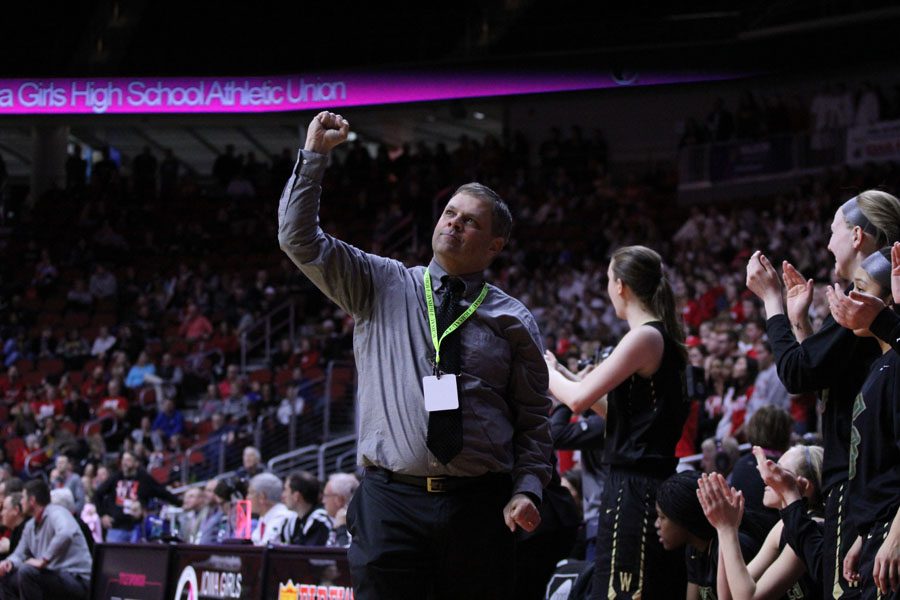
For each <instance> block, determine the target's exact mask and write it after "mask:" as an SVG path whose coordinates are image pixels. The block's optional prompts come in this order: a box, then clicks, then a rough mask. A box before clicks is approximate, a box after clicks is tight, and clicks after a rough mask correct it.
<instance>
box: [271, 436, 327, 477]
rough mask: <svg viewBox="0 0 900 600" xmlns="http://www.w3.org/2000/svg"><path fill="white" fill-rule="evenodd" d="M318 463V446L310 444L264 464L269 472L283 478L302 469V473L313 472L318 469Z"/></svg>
mask: <svg viewBox="0 0 900 600" xmlns="http://www.w3.org/2000/svg"><path fill="white" fill-rule="evenodd" d="M318 462H319V446H317V445H315V444H312V445H309V446H304V447H303V448H297V449H296V450H292V451H291V452H285V453H284V454H279V455H278V456H275V457H273V458H271V459H269V462H267V463H266V467H267V468H268V469H269V472H271V473H273V474H275V475H277V476H278V477H282V478H283V477H284V476H285V475H286V474H287V473H289V472H290V471H293V470H295V469H302V470H304V471H310V472H312V471H314V470H317V469H318Z"/></svg>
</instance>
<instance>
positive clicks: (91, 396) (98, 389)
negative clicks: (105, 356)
mask: <svg viewBox="0 0 900 600" xmlns="http://www.w3.org/2000/svg"><path fill="white" fill-rule="evenodd" d="M106 389H107V384H106V376H105V373H104V372H103V367H101V366H99V365H98V366H96V367H94V370H93V371H91V376H90V377H88V378H87V379H85V380H84V383H82V384H81V395H82V396H84V397H85V398H86V399H87V401H88V402H90V403H91V404H97V403H98V402H100V399H101V398H102V397H103V395H104V394H105V393H106Z"/></svg>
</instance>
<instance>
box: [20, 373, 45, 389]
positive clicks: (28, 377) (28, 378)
mask: <svg viewBox="0 0 900 600" xmlns="http://www.w3.org/2000/svg"><path fill="white" fill-rule="evenodd" d="M44 377H45V374H44V373H42V372H41V371H29V372H28V373H25V374H24V375H22V383H24V384H25V385H27V386H28V387H35V386H38V385H41V382H42V381H44Z"/></svg>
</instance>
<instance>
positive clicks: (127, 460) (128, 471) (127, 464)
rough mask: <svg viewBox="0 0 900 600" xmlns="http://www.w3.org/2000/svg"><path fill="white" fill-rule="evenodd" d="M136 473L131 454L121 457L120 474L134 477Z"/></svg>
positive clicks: (135, 463)
mask: <svg viewBox="0 0 900 600" xmlns="http://www.w3.org/2000/svg"><path fill="white" fill-rule="evenodd" d="M135 471H137V461H136V460H135V458H134V456H132V455H131V454H127V453H126V454H123V455H122V473H124V474H125V475H134V473H135Z"/></svg>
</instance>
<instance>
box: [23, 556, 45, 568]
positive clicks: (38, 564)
mask: <svg viewBox="0 0 900 600" xmlns="http://www.w3.org/2000/svg"><path fill="white" fill-rule="evenodd" d="M25 564H26V565H31V566H32V567H34V568H36V569H43V568H44V567H46V566H47V561H46V560H44V559H43V558H29V559H28V560H26V561H25Z"/></svg>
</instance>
